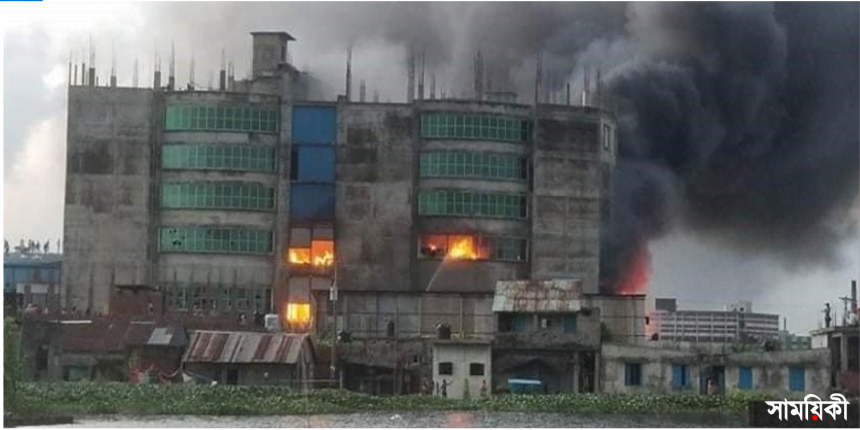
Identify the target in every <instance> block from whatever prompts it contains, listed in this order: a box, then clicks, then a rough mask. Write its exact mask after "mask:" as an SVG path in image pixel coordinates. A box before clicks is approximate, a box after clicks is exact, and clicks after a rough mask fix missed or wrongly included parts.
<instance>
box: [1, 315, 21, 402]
mask: <svg viewBox="0 0 860 430" xmlns="http://www.w3.org/2000/svg"><path fill="white" fill-rule="evenodd" d="M20 339H21V329H20V327H19V326H18V324H17V323H15V320H14V319H12V318H5V319H4V320H3V411H4V412H5V413H6V414H11V413H16V412H18V411H19V410H20V408H21V402H20V397H21V395H20V388H21V357H20V354H19V351H18V347H19V343H20Z"/></svg>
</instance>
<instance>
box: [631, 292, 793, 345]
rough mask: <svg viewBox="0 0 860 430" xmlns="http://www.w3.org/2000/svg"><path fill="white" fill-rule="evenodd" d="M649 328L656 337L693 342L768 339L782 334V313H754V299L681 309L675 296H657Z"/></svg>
mask: <svg viewBox="0 0 860 430" xmlns="http://www.w3.org/2000/svg"><path fill="white" fill-rule="evenodd" d="M655 303H656V309H655V310H654V312H652V313H651V315H650V316H649V318H648V319H649V321H648V328H647V332H648V333H649V335H650V337H651V339H653V340H658V339H659V340H668V341H677V342H692V343H733V342H743V341H766V340H771V339H777V338H779V336H780V330H779V315H773V314H763V313H754V312H753V311H752V302H738V303H734V304H732V305H730V306H727V307H726V310H724V311H704V310H679V309H677V304H676V301H675V299H657V300H656V301H655Z"/></svg>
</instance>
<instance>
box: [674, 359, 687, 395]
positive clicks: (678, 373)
mask: <svg viewBox="0 0 860 430" xmlns="http://www.w3.org/2000/svg"><path fill="white" fill-rule="evenodd" d="M686 386H687V366H685V365H683V364H675V365H673V366H672V388H675V389H681V388H684V387H686Z"/></svg>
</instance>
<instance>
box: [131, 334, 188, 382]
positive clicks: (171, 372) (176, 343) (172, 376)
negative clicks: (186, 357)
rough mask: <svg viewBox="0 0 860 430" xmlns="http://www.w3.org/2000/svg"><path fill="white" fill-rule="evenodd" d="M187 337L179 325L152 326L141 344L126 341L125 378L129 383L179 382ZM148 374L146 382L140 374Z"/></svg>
mask: <svg viewBox="0 0 860 430" xmlns="http://www.w3.org/2000/svg"><path fill="white" fill-rule="evenodd" d="M187 346H188V334H187V333H186V332H185V328H184V327H183V326H181V325H179V324H171V325H164V326H156V327H153V329H152V333H151V334H150V335H149V338H148V339H146V341H145V342H133V341H132V342H129V344H128V346H127V350H128V367H129V379H130V380H131V381H133V382H159V383H162V382H167V381H179V380H181V379H182V373H181V372H180V370H181V364H182V355H183V353H184V352H185V348H186V347H187ZM143 374H145V375H148V376H149V377H150V378H149V380H148V381H147V380H146V379H145V378H143V377H142V376H141V375H143Z"/></svg>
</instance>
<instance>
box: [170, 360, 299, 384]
mask: <svg viewBox="0 0 860 430" xmlns="http://www.w3.org/2000/svg"><path fill="white" fill-rule="evenodd" d="M185 368H186V369H187V370H188V371H190V372H192V374H197V375H200V376H203V377H204V378H208V379H211V380H214V381H218V384H220V385H226V384H227V373H228V369H231V368H235V369H238V371H239V380H238V383H237V385H282V384H292V383H295V382H297V381H299V380H301V377H300V376H299V375H300V373H301V372H300V370H299V368H298V367H297V366H294V365H289V364H280V365H273V364H253V365H248V364H236V365H230V364H220V363H219V364H211V363H188V364H186V365H185ZM267 374H268V375H267Z"/></svg>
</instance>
